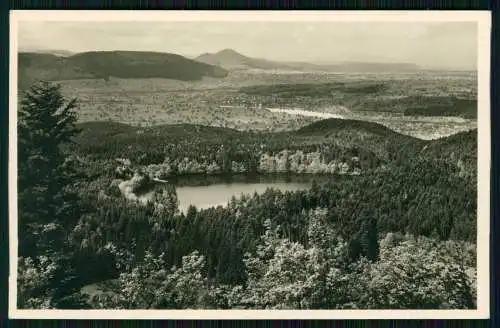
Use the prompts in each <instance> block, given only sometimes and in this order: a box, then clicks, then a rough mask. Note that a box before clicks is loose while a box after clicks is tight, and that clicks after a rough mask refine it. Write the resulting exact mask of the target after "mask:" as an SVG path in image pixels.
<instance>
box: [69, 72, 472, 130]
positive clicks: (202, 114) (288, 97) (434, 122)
mask: <svg viewBox="0 0 500 328" xmlns="http://www.w3.org/2000/svg"><path fill="white" fill-rule="evenodd" d="M60 83H61V85H62V87H63V93H64V94H65V95H66V96H70V97H77V98H78V99H79V103H80V108H79V119H80V121H82V122H86V121H102V120H107V121H116V122H122V123H128V124H132V125H137V126H151V125H159V124H178V123H192V124H201V125H210V126H219V127H228V128H236V129H239V130H260V131H282V130H290V129H298V128H300V127H302V126H305V125H307V124H310V123H311V122H314V121H316V120H320V119H322V117H321V115H317V116H316V117H314V116H308V117H306V116H302V115H290V114H286V113H276V112H271V111H269V110H268V109H267V108H285V109H287V108H299V109H301V110H305V111H312V112H317V113H330V114H336V115H339V116H341V117H343V118H347V119H361V120H366V121H372V122H377V123H380V124H383V125H385V126H387V127H390V128H391V129H394V130H395V131H398V132H401V133H405V134H409V135H412V136H416V137H419V138H423V139H434V138H438V137H441V136H446V135H451V134H454V133H457V132H460V131H467V130H470V129H473V128H476V127H477V120H476V118H477V108H476V107H477V105H476V103H477V101H476V99H477V76H476V75H474V74H470V73H458V72H426V73H405V74H336V73H317V72H312V73H307V72H286V71H258V70H253V71H232V72H230V73H229V75H228V77H226V78H223V79H220V78H203V79H202V80H199V81H175V80H169V79H156V78H152V79H117V78H111V79H109V80H108V81H105V80H104V79H89V80H66V81H60Z"/></svg>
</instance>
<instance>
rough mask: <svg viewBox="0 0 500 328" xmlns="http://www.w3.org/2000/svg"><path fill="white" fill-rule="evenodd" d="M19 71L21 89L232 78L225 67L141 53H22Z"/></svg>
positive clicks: (153, 53)
mask: <svg viewBox="0 0 500 328" xmlns="http://www.w3.org/2000/svg"><path fill="white" fill-rule="evenodd" d="M18 67H19V70H18V76H19V86H20V87H21V88H22V87H25V86H27V85H29V84H31V83H32V82H33V81H34V80H37V79H43V80H48V81H56V80H74V79H95V78H98V79H108V78H110V77H118V78H167V79H175V80H184V81H191V80H199V79H201V78H203V77H205V76H210V77H225V76H226V75H227V74H228V72H227V71H226V70H225V69H223V68H221V67H218V66H213V65H209V64H205V63H201V62H198V61H195V60H192V59H188V58H185V57H183V56H180V55H176V54H170V53H159V52H139V51H92V52H84V53H78V54H74V55H71V56H69V57H62V56H56V55H54V54H47V53H25V52H20V53H19V54H18Z"/></svg>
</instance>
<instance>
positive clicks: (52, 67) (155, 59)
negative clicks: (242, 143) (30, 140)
mask: <svg viewBox="0 0 500 328" xmlns="http://www.w3.org/2000/svg"><path fill="white" fill-rule="evenodd" d="M18 59H19V60H18V64H19V71H18V72H19V85H20V87H25V86H27V85H29V84H31V83H32V82H33V81H34V80H37V79H44V80H48V81H55V80H74V79H95V78H99V79H101V78H102V79H108V78H110V77H118V78H167V79H175V80H184V81H192V80H199V79H201V78H203V77H205V76H208V77H218V78H223V77H225V76H227V74H228V71H231V70H248V69H261V70H294V71H318V72H340V73H342V72H346V73H347V72H351V73H368V72H415V71H419V70H421V68H420V67H419V66H418V65H416V64H411V63H366V62H344V63H340V64H332V65H324V64H314V63H302V62H280V61H272V60H267V59H261V58H253V57H248V56H245V55H243V54H240V53H238V52H236V51H234V50H232V49H224V50H221V51H219V52H216V53H205V54H202V55H200V56H198V57H195V58H193V59H189V58H186V57H184V56H181V55H177V54H172V53H161V52H148V51H90V52H83V53H77V54H73V53H71V52H69V51H66V50H43V51H42V50H38V51H36V52H19V54H18Z"/></svg>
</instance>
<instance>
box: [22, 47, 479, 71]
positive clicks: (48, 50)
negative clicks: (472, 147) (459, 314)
mask: <svg viewBox="0 0 500 328" xmlns="http://www.w3.org/2000/svg"><path fill="white" fill-rule="evenodd" d="M224 50H232V51H234V52H235V53H238V54H240V55H242V56H245V57H248V58H251V59H259V60H267V61H271V62H276V63H304V64H313V65H332V66H333V65H341V64H346V63H364V64H410V65H415V66H417V67H418V68H421V69H426V70H449V71H463V72H476V71H477V67H474V68H464V67H453V66H432V65H422V64H419V63H416V62H411V61H382V60H380V61H374V60H338V61H328V62H327V61H319V60H317V61H303V60H302V61H301V60H300V59H296V60H276V59H268V58H264V57H253V56H249V55H246V54H245V53H243V52H242V51H238V50H236V49H233V48H222V49H220V50H218V51H215V52H208V51H206V52H201V53H199V54H186V53H180V52H169V51H161V50H130V49H114V50H108V49H106V50H104V49H94V50H84V51H75V50H69V49H52V48H27V47H26V48H18V49H17V51H18V53H21V52H24V53H47V54H53V55H55V54H54V53H55V52H66V53H70V56H72V55H77V54H82V53H87V52H149V53H161V54H174V55H179V56H182V57H185V58H188V59H192V60H195V59H196V58H197V57H199V56H201V55H206V54H210V55H213V54H217V53H219V52H222V51H224ZM62 57H64V56H62Z"/></svg>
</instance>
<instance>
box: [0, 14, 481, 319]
mask: <svg viewBox="0 0 500 328" xmlns="http://www.w3.org/2000/svg"><path fill="white" fill-rule="evenodd" d="M26 21H40V22H43V21H51V22H95V21H101V22H124V21H127V22H131V21H133V22H167V21H168V22H172V21H178V22H195V21H196V22H199V21H207V22H208V21H217V22H231V21H238V22H240V21H251V22H270V21H273V22H300V21H302V22H311V21H325V22H327V21H328V22H422V23H428V22H442V23H445V22H476V23H477V24H478V29H477V31H478V36H477V40H478V44H477V47H478V48H477V49H478V56H477V57H478V63H477V64H478V65H477V68H478V186H477V197H478V202H477V204H478V207H477V309H473V310H26V309H18V308H17V304H16V303H17V301H16V300H17V297H16V295H17V284H16V281H17V258H18V240H17V233H18V227H17V215H18V213H17V103H18V101H17V53H18V40H17V36H18V27H19V24H21V23H22V22H26ZM490 33H491V13H490V12H489V11H438V10H435V11H281V12H279V11H178V10H175V11H147V10H141V11H118V10H102V11H99V10H83V11H82V10H78V11H71V10H57V11H56V10H11V11H10V54H9V55H10V81H9V83H10V89H9V90H10V94H9V96H10V97H9V110H10V111H9V164H8V165H9V166H8V168H9V180H8V181H9V236H10V238H9V257H10V263H9V295H8V296H9V310H8V314H9V318H10V319H487V318H489V316H490V304H489V303H490V286H489V285H490V280H489V279H490V270H489V266H490V263H489V252H490V249H489V241H490V166H491V164H490V158H491V129H490Z"/></svg>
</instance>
